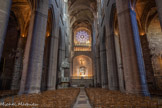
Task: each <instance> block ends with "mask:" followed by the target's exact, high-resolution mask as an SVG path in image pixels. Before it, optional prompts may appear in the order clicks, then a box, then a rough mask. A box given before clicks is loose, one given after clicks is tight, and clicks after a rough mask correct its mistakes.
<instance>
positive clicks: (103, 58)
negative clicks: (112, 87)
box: [100, 42, 108, 88]
mask: <svg viewBox="0 0 162 108" xmlns="http://www.w3.org/2000/svg"><path fill="white" fill-rule="evenodd" d="M106 58H107V57H106V46H105V44H104V43H103V42H100V66H101V86H102V88H108V78H107V61H106Z"/></svg>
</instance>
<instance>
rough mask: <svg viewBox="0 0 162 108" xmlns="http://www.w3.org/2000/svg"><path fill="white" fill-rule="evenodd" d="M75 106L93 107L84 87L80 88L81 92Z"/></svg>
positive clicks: (80, 107) (74, 107) (75, 107)
mask: <svg viewBox="0 0 162 108" xmlns="http://www.w3.org/2000/svg"><path fill="white" fill-rule="evenodd" d="M73 108H92V107H91V105H90V104H89V100H88V97H87V95H86V93H85V90H84V88H80V93H79V95H78V98H77V101H76V103H75V104H74V106H73Z"/></svg>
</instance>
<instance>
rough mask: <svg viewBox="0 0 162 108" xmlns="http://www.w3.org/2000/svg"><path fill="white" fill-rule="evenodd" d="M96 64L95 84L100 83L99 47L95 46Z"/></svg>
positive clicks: (98, 84)
mask: <svg viewBox="0 0 162 108" xmlns="http://www.w3.org/2000/svg"><path fill="white" fill-rule="evenodd" d="M96 65H97V67H96V68H97V70H96V75H97V86H100V85H101V70H100V54H99V49H98V47H97V49H96Z"/></svg>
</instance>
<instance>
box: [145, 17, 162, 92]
mask: <svg viewBox="0 0 162 108" xmlns="http://www.w3.org/2000/svg"><path fill="white" fill-rule="evenodd" d="M147 39H148V42H149V49H150V54H151V60H152V66H153V70H154V76H155V79H156V83H157V87H158V88H159V89H161V90H162V57H161V55H162V31H161V27H160V21H159V18H158V16H156V17H155V18H154V19H153V20H152V21H151V23H150V25H149V27H148V32H147Z"/></svg>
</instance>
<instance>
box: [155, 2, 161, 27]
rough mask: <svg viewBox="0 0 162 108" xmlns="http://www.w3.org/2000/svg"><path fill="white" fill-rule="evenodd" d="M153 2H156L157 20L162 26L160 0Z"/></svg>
mask: <svg viewBox="0 0 162 108" xmlns="http://www.w3.org/2000/svg"><path fill="white" fill-rule="evenodd" d="M155 2H156V6H157V11H158V15H159V20H160V24H161V28H162V0H155Z"/></svg>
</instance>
